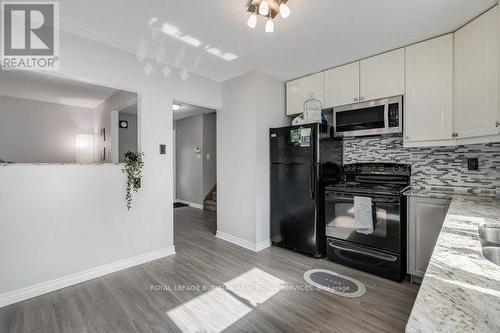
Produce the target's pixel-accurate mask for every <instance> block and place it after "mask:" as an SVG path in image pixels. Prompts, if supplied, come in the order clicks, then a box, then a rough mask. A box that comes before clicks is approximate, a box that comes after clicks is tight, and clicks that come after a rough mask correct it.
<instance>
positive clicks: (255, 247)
mask: <svg viewBox="0 0 500 333" xmlns="http://www.w3.org/2000/svg"><path fill="white" fill-rule="evenodd" d="M215 237H217V238H220V239H222V240H225V241H226V242H230V243H233V244H235V245H238V246H241V247H243V248H245V249H247V250H250V251H253V252H259V251H262V250H264V249H265V248H268V247H269V246H271V241H270V240H265V241H263V242H260V243H253V242H249V241H247V240H245V239H242V238H239V237H236V236H233V235H231V234H228V233H226V232H222V231H218V230H217V233H216V234H215Z"/></svg>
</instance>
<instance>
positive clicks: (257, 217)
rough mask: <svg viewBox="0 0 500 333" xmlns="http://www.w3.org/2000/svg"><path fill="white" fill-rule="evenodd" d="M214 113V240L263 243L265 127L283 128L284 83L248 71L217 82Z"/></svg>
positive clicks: (266, 175) (266, 185)
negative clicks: (218, 94)
mask: <svg viewBox="0 0 500 333" xmlns="http://www.w3.org/2000/svg"><path fill="white" fill-rule="evenodd" d="M222 102H223V103H222V110H221V111H219V112H218V113H217V154H218V159H217V194H218V198H217V235H218V236H219V237H221V238H225V239H227V240H232V241H234V242H237V243H239V244H240V245H243V246H246V247H248V248H252V249H254V250H258V249H260V248H262V246H263V245H262V244H266V242H268V241H269V128H270V127H279V126H286V125H288V124H289V122H290V120H289V119H288V118H287V117H286V116H285V104H284V102H285V83H284V82H282V81H279V80H277V79H274V78H272V77H270V76H268V75H266V74H263V73H261V72H258V71H253V72H250V73H247V74H244V75H242V76H239V77H237V78H234V79H232V80H229V81H226V82H224V83H223V87H222Z"/></svg>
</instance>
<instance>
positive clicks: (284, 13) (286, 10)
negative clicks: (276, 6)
mask: <svg viewBox="0 0 500 333" xmlns="http://www.w3.org/2000/svg"><path fill="white" fill-rule="evenodd" d="M280 15H281V17H282V18H287V17H288V16H290V7H288V5H287V4H286V3H281V4H280Z"/></svg>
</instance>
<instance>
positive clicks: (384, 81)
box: [360, 49, 405, 101]
mask: <svg viewBox="0 0 500 333" xmlns="http://www.w3.org/2000/svg"><path fill="white" fill-rule="evenodd" d="M404 61H405V59H404V49H398V50H395V51H391V52H387V53H384V54H381V55H378V56H375V57H371V58H368V59H365V60H361V62H360V100H361V101H368V100H372V99H377V98H384V97H390V96H397V95H403V94H404V75H405V73H404Z"/></svg>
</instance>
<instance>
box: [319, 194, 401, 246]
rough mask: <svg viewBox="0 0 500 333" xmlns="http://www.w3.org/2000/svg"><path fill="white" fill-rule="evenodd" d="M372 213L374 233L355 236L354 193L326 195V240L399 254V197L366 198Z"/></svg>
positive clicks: (378, 196)
mask: <svg viewBox="0 0 500 333" xmlns="http://www.w3.org/2000/svg"><path fill="white" fill-rule="evenodd" d="M358 195H360V196H369V197H371V198H372V204H373V210H374V214H373V215H374V229H373V233H371V234H368V235H365V234H362V233H358V232H357V231H356V229H355V227H354V196H355V194H353V193H344V192H332V191H327V192H326V193H325V225H326V235H327V236H328V237H332V238H336V239H340V240H345V241H349V242H352V243H356V244H360V245H366V246H369V247H373V248H377V249H384V250H387V251H393V252H397V253H401V251H402V249H401V231H402V227H401V217H400V213H401V204H400V197H399V196H383V195H367V194H358Z"/></svg>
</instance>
